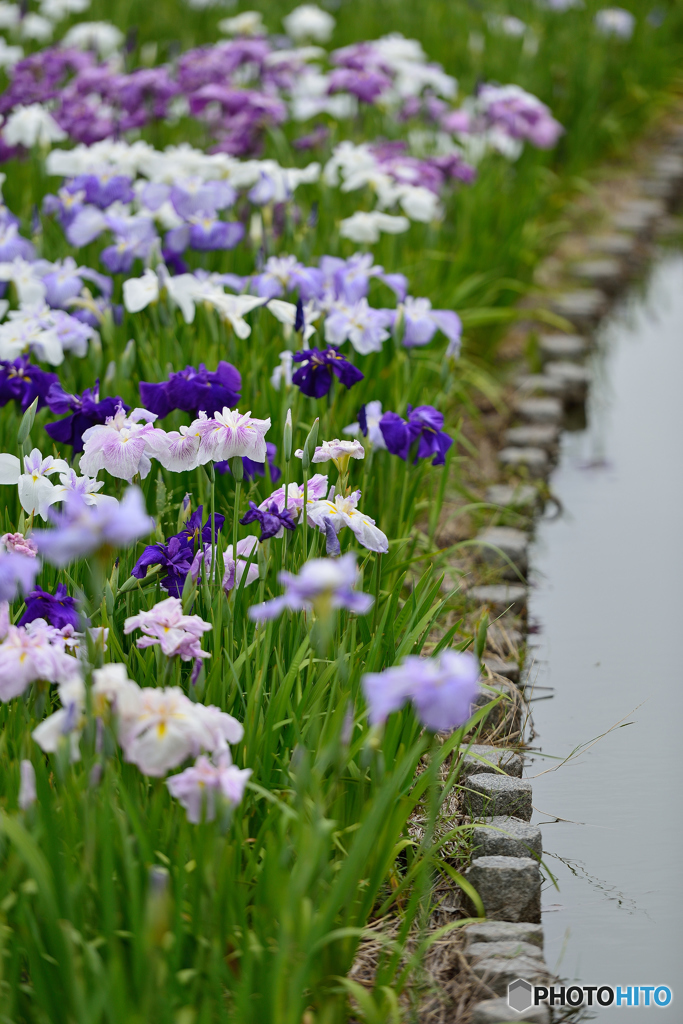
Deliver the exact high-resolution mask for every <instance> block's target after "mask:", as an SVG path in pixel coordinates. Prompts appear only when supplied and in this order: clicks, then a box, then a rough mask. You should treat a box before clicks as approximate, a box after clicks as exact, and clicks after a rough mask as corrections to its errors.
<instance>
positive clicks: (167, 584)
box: [132, 505, 225, 597]
mask: <svg viewBox="0 0 683 1024" xmlns="http://www.w3.org/2000/svg"><path fill="white" fill-rule="evenodd" d="M202 512H203V506H202V505H200V506H199V508H197V509H196V510H195V511H194V512H193V513H192V515H191V516H190V518H189V519H188V520H187V522H186V523H185V525H184V527H183V528H182V530H181V531H180V532H179V533H176V534H175V535H174V536H173V537H169V539H168V541H167V542H166V544H149V545H148V546H147V547H146V548H145V550H144V551H143V552H142V555H141V556H140V558H138V560H137V562H136V563H135V565H134V566H133V570H132V575H133V576H135V578H136V579H139V580H143V579H144V578H145V576H146V575H147V569H148V568H149V566H152V565H159V566H161V569H162V571H163V573H164V575H163V576H161V577H160V582H161V585H162V587H163V588H164V590H167V591H168V593H169V594H171V596H172V597H180V596H181V595H182V592H183V587H184V585H185V579H186V577H187V574H188V572H189V571H190V569H191V567H192V562H193V560H194V556H195V554H196V552H197V550H199V548H200V547H202V548H203V547H204V546H205V545H206V544H211V541H212V537H211V534H212V533H213V542H214V543H215V542H216V540H217V538H218V534H219V532H220V531H221V530H222V529H223V524H224V523H225V516H221V515H216V517H215V519H214V524H215V529H214V530H212V529H211V517H210V516H209V518H208V519H207V520H206V523H205V524H204V525H203V526H202Z"/></svg>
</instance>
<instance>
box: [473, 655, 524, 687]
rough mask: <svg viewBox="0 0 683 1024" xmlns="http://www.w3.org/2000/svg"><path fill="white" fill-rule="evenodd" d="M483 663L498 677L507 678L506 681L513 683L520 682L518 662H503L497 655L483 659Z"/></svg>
mask: <svg viewBox="0 0 683 1024" xmlns="http://www.w3.org/2000/svg"><path fill="white" fill-rule="evenodd" d="M482 661H483V663H484V665H485V666H486V668H487V669H488V670H489V671H490V672H495V673H496V675H498V676H505V678H506V679H511V680H512V682H513V683H516V682H517V681H518V680H519V665H518V664H517V662H516V661H503V659H502V658H499V657H498V655H497V654H492V655H489V656H488V657H486V658H483V659H482Z"/></svg>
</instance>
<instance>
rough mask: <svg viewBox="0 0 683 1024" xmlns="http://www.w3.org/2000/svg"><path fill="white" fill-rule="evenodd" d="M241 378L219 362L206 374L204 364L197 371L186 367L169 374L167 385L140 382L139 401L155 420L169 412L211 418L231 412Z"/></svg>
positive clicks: (238, 397) (238, 396)
mask: <svg viewBox="0 0 683 1024" xmlns="http://www.w3.org/2000/svg"><path fill="white" fill-rule="evenodd" d="M241 387H242V378H241V377H240V374H239V371H238V370H236V369H235V367H234V366H232V364H231V363H226V362H225V361H224V360H221V361H220V363H219V364H218V366H217V368H216V369H215V370H207V369H206V367H205V366H204V363H200V364H199V369H198V370H195V368H194V366H186V367H185V369H184V370H180V371H179V372H178V373H172V374H171V375H170V376H169V379H168V380H167V381H163V382H162V383H161V384H152V383H148V382H147V381H144V380H143V381H140V398H141V399H142V404H143V405H144V407H145V408H146V409H149V410H150V412H155V413H156V414H157V416H158V417H159V419H163V418H164V416H168V414H169V413H170V412H172V411H173V409H181V410H182V411H183V412H189V413H192V414H193V415H194V416H198V415H199V413H200V412H205V413H206V415H207V416H209V417H211V416H213V415H214V413H216V412H222V411H223V409H224V408H225V407H226V406H227V407H228V408H229V409H232V407H233V406H235V405H237V403H238V402H239V400H240V389H241Z"/></svg>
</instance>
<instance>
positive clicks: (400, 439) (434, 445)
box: [379, 405, 453, 466]
mask: <svg viewBox="0 0 683 1024" xmlns="http://www.w3.org/2000/svg"><path fill="white" fill-rule="evenodd" d="M442 428H443V414H442V413H440V412H438V411H437V410H436V409H435V408H434V406H432V405H418V406H416V408H414V409H413V407H412V405H409V406H408V420H407V421H406V420H404V419H402V418H401V417H400V416H399V415H398V414H397V413H395V412H385V413H384V415H383V416H382V418H381V420H380V421H379V429H380V430H381V432H382V437H383V438H384V443H385V444H386V446H387V448H388V450H389V451H390V452H391V454H392V455H398V456H399V457H400V458H401V459H404V460H405V459H408V458H409V457H410V455H411V454H412V453H413V451H414V453H415V454H414V458H413V463H416V462H417V460H418V459H428V458H432V456H434V458H433V459H432V465H433V466H443V464H444V463H445V461H446V452H447V451H448V449H449V448H450V447H451V445H452V444H453V438H452V437H450V435H448V434H446V433H445V431H444V430H443V429H442Z"/></svg>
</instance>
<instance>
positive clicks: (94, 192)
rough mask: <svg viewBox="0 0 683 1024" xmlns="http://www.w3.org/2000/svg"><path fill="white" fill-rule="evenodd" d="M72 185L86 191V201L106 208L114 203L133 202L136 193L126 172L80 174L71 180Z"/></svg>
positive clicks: (103, 208)
mask: <svg viewBox="0 0 683 1024" xmlns="http://www.w3.org/2000/svg"><path fill="white" fill-rule="evenodd" d="M70 187H71V188H72V189H73V190H74V191H76V190H78V191H80V190H82V191H83V192H84V193H85V201H86V202H87V203H92V204H93V206H98V207H99V208H100V210H106V209H107V207H108V206H111V204H112V203H116V202H119V203H131V202H132V201H133V199H134V198H135V193H134V192H133V189H132V188H131V181H130V178H128V177H127V176H126V175H125V174H114V175H111V176H108V175H103V176H102V177H98V176H97V175H96V174H79V175H78V176H77V177H75V178H73V179H72V181H71V182H70Z"/></svg>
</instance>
